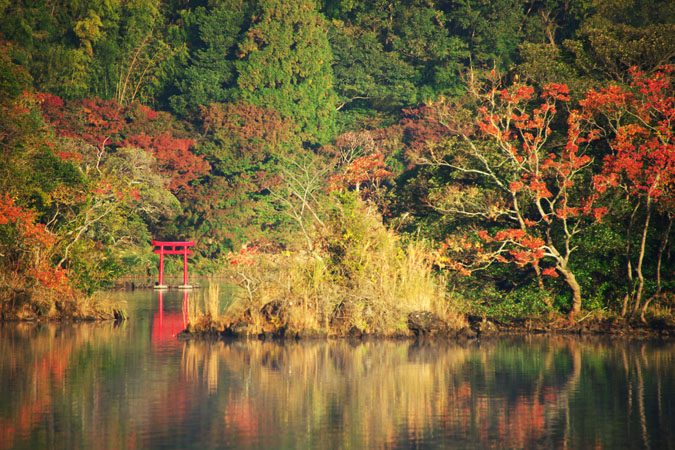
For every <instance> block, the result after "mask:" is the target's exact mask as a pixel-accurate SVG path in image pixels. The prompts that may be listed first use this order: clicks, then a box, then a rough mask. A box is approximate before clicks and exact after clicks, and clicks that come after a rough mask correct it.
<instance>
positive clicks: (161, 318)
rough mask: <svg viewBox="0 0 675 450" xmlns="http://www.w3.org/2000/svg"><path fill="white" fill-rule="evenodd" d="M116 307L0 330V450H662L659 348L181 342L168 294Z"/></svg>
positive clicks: (514, 342) (668, 430) (671, 349)
mask: <svg viewBox="0 0 675 450" xmlns="http://www.w3.org/2000/svg"><path fill="white" fill-rule="evenodd" d="M125 298H126V300H127V301H128V304H129V310H130V312H131V314H132V315H131V318H130V319H129V320H128V321H127V322H126V323H123V324H121V325H119V326H115V325H114V324H112V323H103V324H92V323H88V324H78V325H43V326H40V327H36V326H34V325H29V324H3V325H1V326H0V389H1V390H0V450H1V449H8V448H608V449H615V448H652V449H669V448H675V345H674V344H673V343H657V342H637V343H636V342H634V343H628V342H626V341H608V340H604V341H603V340H597V339H593V340H585V339H575V338H555V337H553V338H519V339H515V338H511V339H499V340H493V341H488V342H475V343H471V344H467V345H458V344H455V343H453V342H447V341H444V342H427V343H414V342H410V341H367V342H361V341H353V342H350V341H306V342H298V343H296V342H292V343H291V342H288V343H277V342H261V341H248V342H245V341H237V342H186V343H184V342H180V341H178V340H177V339H176V337H175V334H176V333H177V332H178V331H180V330H181V329H182V327H183V324H184V323H185V322H184V321H185V319H186V318H185V317H184V308H183V297H182V294H180V293H177V292H173V291H172V292H168V293H166V294H164V296H163V304H162V306H163V308H162V310H161V313H160V310H159V302H158V300H159V299H158V294H157V293H156V292H147V291H146V292H136V293H133V294H125ZM187 309H188V311H189V310H190V308H187Z"/></svg>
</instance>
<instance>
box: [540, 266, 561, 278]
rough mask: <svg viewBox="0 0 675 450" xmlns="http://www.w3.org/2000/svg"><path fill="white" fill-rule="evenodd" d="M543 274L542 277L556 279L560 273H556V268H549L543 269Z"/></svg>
mask: <svg viewBox="0 0 675 450" xmlns="http://www.w3.org/2000/svg"><path fill="white" fill-rule="evenodd" d="M541 273H542V275H546V276H549V277H554V278H557V277H558V272H556V270H555V268H554V267H547V268H545V269H542V271H541Z"/></svg>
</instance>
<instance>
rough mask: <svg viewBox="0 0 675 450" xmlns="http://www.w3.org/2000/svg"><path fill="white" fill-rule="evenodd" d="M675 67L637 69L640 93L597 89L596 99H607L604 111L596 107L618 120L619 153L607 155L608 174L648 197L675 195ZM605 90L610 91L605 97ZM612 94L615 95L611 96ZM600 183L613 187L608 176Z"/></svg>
mask: <svg viewBox="0 0 675 450" xmlns="http://www.w3.org/2000/svg"><path fill="white" fill-rule="evenodd" d="M672 72H673V66H664V67H662V68H661V69H660V70H657V71H655V72H654V73H652V74H650V75H645V74H642V73H640V72H639V71H637V69H635V68H634V69H632V70H631V74H632V76H633V78H634V79H633V82H632V83H631V87H633V88H637V91H638V92H637V93H632V92H628V91H625V90H623V89H622V88H619V87H616V86H613V87H611V89H608V90H603V91H601V93H600V94H599V93H592V95H589V99H588V101H587V102H588V103H590V100H591V99H592V100H594V101H595V102H596V103H598V102H599V100H598V98H601V99H602V100H604V102H605V103H603V104H602V106H603V107H604V109H600V108H597V109H595V110H591V112H592V113H595V114H605V115H608V112H607V111H612V112H615V114H614V115H613V116H611V119H613V120H614V121H616V123H617V125H615V128H616V133H615V136H614V138H613V139H612V140H611V141H610V144H611V146H612V148H613V150H614V153H613V154H612V155H610V156H608V157H607V158H605V162H604V167H603V175H604V177H605V178H606V179H609V178H610V177H614V178H621V179H622V180H623V181H624V182H625V183H626V184H627V186H628V188H629V189H630V192H631V193H632V194H633V195H638V196H641V195H647V196H649V197H651V198H652V199H654V200H659V199H661V198H662V197H663V196H664V195H665V194H668V195H670V196H671V197H672V196H673V194H675V193H674V192H673V191H672V189H671V188H670V187H669V185H672V183H673V182H674V181H675V139H673V120H675V99H674V96H673V88H674V87H675V86H674V83H673V78H672V75H671V74H672ZM601 94H603V95H604V97H603V96H601ZM610 94H611V95H610ZM596 184H598V185H599V187H600V189H606V188H607V187H608V183H607V182H603V180H602V179H599V180H597V182H596Z"/></svg>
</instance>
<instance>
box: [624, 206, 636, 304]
mask: <svg viewBox="0 0 675 450" xmlns="http://www.w3.org/2000/svg"><path fill="white" fill-rule="evenodd" d="M638 208H640V202H639V201H638V203H637V204H636V205H635V208H634V209H633V212H632V213H631V215H630V221H629V222H628V229H627V230H626V266H627V267H626V268H627V269H628V282H629V284H630V291H633V267H632V266H631V262H630V233H631V230H632V229H633V222H634V220H635V214H637V211H638ZM632 296H633V293H632V292H626V295H625V297H624V298H623V306H622V307H621V317H626V313H627V312H628V303H629V302H630V299H631V297H632Z"/></svg>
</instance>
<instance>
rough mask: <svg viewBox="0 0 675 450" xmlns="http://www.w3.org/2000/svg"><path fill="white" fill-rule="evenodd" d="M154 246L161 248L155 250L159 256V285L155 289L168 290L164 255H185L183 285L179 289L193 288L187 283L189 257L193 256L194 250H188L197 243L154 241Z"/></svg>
mask: <svg viewBox="0 0 675 450" xmlns="http://www.w3.org/2000/svg"><path fill="white" fill-rule="evenodd" d="M152 245H154V246H155V247H159V248H158V249H155V253H157V254H158V255H159V284H157V285H156V286H155V289H166V288H167V286H166V285H164V255H183V285H182V286H178V287H179V288H181V289H189V288H191V287H192V286H190V285H189V284H188V283H187V255H191V254H192V250H188V248H189V247H192V246H193V245H195V242H194V241H184V242H164V241H152Z"/></svg>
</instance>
